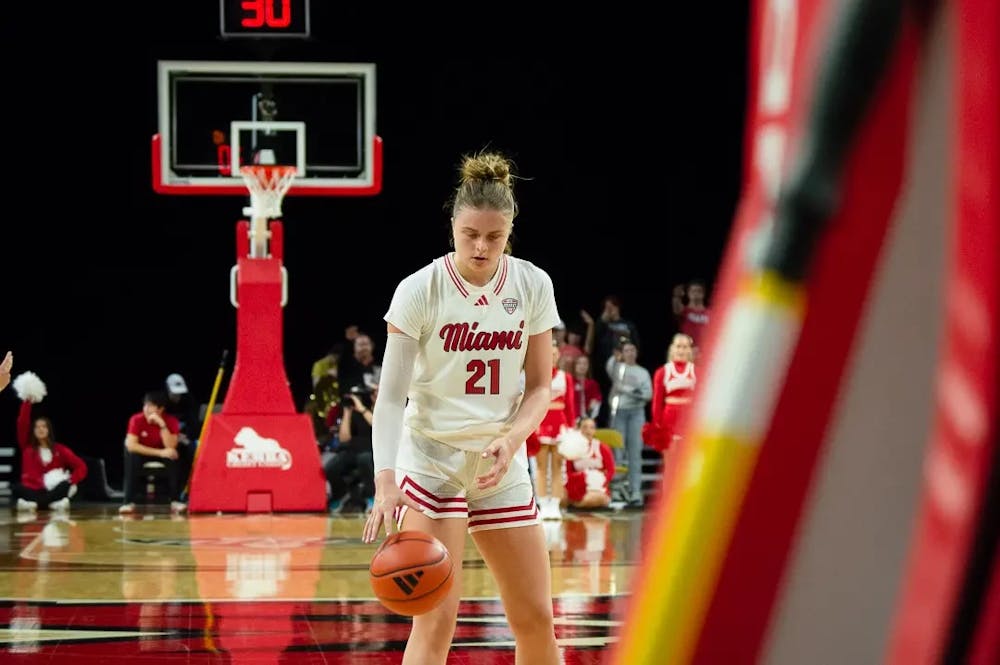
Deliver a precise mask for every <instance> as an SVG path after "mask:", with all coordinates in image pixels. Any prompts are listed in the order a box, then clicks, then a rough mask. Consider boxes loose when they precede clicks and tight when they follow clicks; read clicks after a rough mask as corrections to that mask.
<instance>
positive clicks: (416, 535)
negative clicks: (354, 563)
mask: <svg viewBox="0 0 1000 665" xmlns="http://www.w3.org/2000/svg"><path fill="white" fill-rule="evenodd" d="M451 573H452V568H451V555H449V554H448V550H447V548H445V546H444V545H443V544H442V543H441V541H440V540H438V539H437V538H435V537H434V536H432V535H430V534H426V533H423V532H421V531H400V532H398V533H394V534H392V535H391V536H389V537H388V538H386V539H385V542H383V543H382V544H381V545H380V546H379V548H378V549H377V550H375V556H374V557H372V563H371V566H369V567H368V578H369V580H371V584H372V590H374V591H375V597H376V598H378V599H379V602H381V603H382V604H383V605H384V606H385V607H386V609H389V610H392V611H393V612H395V613H396V614H402V615H404V616H416V615H417V614H424V613H425V612H430V611H431V610H432V609H434V608H435V607H437V606H438V605H439V604H440V603H441V601H443V600H444V598H445V596H447V595H448V591H449V590H450V589H451V582H452V579H454V578H453V576H452V574H451Z"/></svg>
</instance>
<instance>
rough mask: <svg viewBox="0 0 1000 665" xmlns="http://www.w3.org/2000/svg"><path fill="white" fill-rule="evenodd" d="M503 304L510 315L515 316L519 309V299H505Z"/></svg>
mask: <svg viewBox="0 0 1000 665" xmlns="http://www.w3.org/2000/svg"><path fill="white" fill-rule="evenodd" d="M501 304H502V305H503V308H504V309H505V310H507V313H508V314H513V313H514V310H516V309H517V298H504V299H503V301H502V302H501Z"/></svg>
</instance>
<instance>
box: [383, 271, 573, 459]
mask: <svg viewBox="0 0 1000 665" xmlns="http://www.w3.org/2000/svg"><path fill="white" fill-rule="evenodd" d="M385 320H386V321H387V322H388V323H391V324H392V325H394V326H396V327H397V328H399V329H400V330H401V331H403V332H404V333H405V334H407V335H409V336H410V337H413V338H415V339H417V340H419V342H420V352H419V353H418V354H417V360H416V364H415V366H414V368H413V380H412V382H411V383H410V391H409V402H408V403H407V406H406V416H405V417H406V424H407V426H409V427H410V428H412V429H414V430H416V431H417V432H419V433H420V434H423V435H424V436H426V437H428V438H431V439H434V440H436V441H441V442H443V443H447V444H450V445H452V446H455V447H457V448H461V449H463V450H471V451H479V450H482V449H483V448H484V447H486V446H487V445H488V444H489V443H490V441H492V440H493V439H494V438H496V437H497V436H500V435H501V434H502V433H503V432H505V431H507V429H508V428H509V423H510V421H511V420H512V419H513V416H514V412H515V411H516V410H517V407H518V405H519V404H520V401H521V396H522V394H523V381H522V378H521V373H522V370H523V368H524V357H525V354H526V352H527V349H528V337H530V336H531V335H537V334H539V333H542V332H545V331H546V330H549V329H551V328H553V327H554V326H555V325H556V324H557V323H559V320H560V319H559V312H558V311H557V309H556V301H555V296H554V294H553V290H552V279H551V278H550V277H549V275H548V273H546V272H545V271H544V270H542V269H541V268H539V267H537V266H535V265H534V264H532V263H530V262H528V261H524V260H522V259H518V258H514V257H512V256H507V255H504V256H503V258H501V259H500V265H499V268H498V269H497V272H496V274H495V275H494V276H493V279H491V280H490V282H489V283H488V284H486V285H485V286H482V287H479V286H474V285H472V284H469V283H468V282H466V281H465V280H464V279H462V276H461V275H459V273H458V268H457V267H456V266H455V262H454V258H453V257H452V255H451V254H447V255H445V256H443V257H441V258H438V259H435V260H434V261H433V262H431V263H430V265H427V266H425V267H424V268H421V269H420V270H418V271H417V272H415V273H413V274H411V275H409V276H408V277H407V278H406V279H404V280H403V281H402V282H400V284H399V286H398V287H396V293H395V294H394V295H393V297H392V303H391V304H390V305H389V311H388V312H387V313H386V315H385Z"/></svg>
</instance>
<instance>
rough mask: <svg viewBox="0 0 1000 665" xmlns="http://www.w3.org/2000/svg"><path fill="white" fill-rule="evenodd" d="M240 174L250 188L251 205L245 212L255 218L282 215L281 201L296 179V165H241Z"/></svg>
mask: <svg viewBox="0 0 1000 665" xmlns="http://www.w3.org/2000/svg"><path fill="white" fill-rule="evenodd" d="M240 175H242V176H243V181H244V182H245V183H246V185H247V189H249V190H250V205H249V206H248V207H247V208H244V209H243V214H244V215H250V216H251V217H253V218H258V217H260V218H277V217H281V201H282V199H284V198H285V193H286V192H287V191H288V188H289V187H291V186H292V180H294V179H295V167H294V166H277V165H273V164H254V165H251V166H243V167H241V168H240Z"/></svg>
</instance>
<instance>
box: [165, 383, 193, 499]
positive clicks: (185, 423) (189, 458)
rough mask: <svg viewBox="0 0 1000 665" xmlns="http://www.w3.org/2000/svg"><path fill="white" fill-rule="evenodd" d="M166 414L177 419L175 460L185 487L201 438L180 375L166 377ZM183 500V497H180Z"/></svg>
mask: <svg viewBox="0 0 1000 665" xmlns="http://www.w3.org/2000/svg"><path fill="white" fill-rule="evenodd" d="M166 387H167V413H169V414H170V415H172V416H173V417H174V418H176V419H177V423H178V427H179V430H178V432H177V443H178V446H177V459H178V463H179V469H178V473H179V474H180V479H181V485H182V486H185V485H187V482H188V478H189V477H190V475H191V470H192V467H193V465H194V456H195V449H196V448H197V447H198V437H199V436H201V418H200V417H199V413H198V407H199V405H198V404H196V403H195V400H194V399H193V398H192V397H191V393H189V392H188V386H187V381H185V380H184V377H183V376H181V375H180V374H177V373H174V374H171V375H169V376H168V377H167V380H166ZM181 498H182V499H183V498H184V497H183V496H182V497H181Z"/></svg>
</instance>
